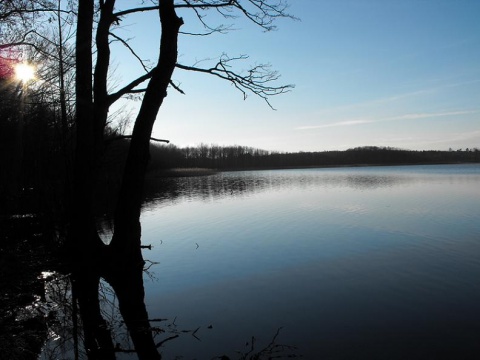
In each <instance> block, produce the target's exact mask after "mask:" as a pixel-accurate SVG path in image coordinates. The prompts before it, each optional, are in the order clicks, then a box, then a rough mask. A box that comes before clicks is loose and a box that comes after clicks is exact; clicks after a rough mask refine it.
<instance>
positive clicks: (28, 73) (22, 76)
mask: <svg viewBox="0 0 480 360" xmlns="http://www.w3.org/2000/svg"><path fill="white" fill-rule="evenodd" d="M15 77H16V78H17V79H18V80H20V81H22V82H23V83H26V82H28V81H30V80H32V79H33V78H35V68H34V67H33V66H32V65H29V64H25V63H22V64H18V65H16V66H15Z"/></svg>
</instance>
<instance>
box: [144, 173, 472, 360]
mask: <svg viewBox="0 0 480 360" xmlns="http://www.w3.org/2000/svg"><path fill="white" fill-rule="evenodd" d="M159 189H160V190H159ZM147 193H148V196H147V201H146V203H145V206H144V209H143V212H142V228H143V240H142V241H143V243H144V244H152V245H153V248H152V250H150V251H149V250H146V251H145V253H144V257H145V258H146V259H148V260H151V261H153V262H158V264H155V265H153V266H152V267H151V268H150V270H149V271H150V275H149V276H146V277H145V288H146V304H147V308H148V311H149V313H150V317H151V318H165V317H167V318H170V319H174V318H175V317H176V319H175V323H176V325H177V326H178V327H179V328H184V329H196V328H198V327H200V329H199V330H198V331H197V332H196V336H197V337H198V338H199V339H200V341H199V340H197V339H195V338H194V337H193V336H190V335H188V334H187V335H185V336H183V337H181V338H180V339H176V340H173V341H171V342H169V343H168V344H166V345H165V349H164V354H165V355H166V358H167V359H172V358H174V356H179V355H181V356H184V358H185V359H194V358H195V359H211V358H213V357H214V356H219V355H223V354H227V355H229V356H230V355H232V354H234V352H235V350H241V351H244V350H248V348H249V346H250V344H251V342H250V339H251V337H252V336H255V338H256V348H257V349H258V350H260V349H261V348H262V347H264V346H266V345H267V344H268V343H269V342H270V340H271V339H272V337H273V336H274V335H275V333H276V331H277V330H278V329H279V328H280V327H282V329H281V332H280V335H279V336H278V338H277V342H279V343H282V344H287V345H295V346H297V347H298V350H296V351H295V352H294V353H296V354H302V355H303V356H304V358H306V359H439V358H447V359H450V358H451V359H470V358H472V359H473V358H476V359H478V358H480V284H479V280H480V166H479V165H429V166H398V167H358V168H328V169H305V170H298V169H295V170H273V171H244V172H223V173H219V174H216V175H213V176H206V177H191V178H166V179H159V180H156V181H155V182H150V183H149V184H148V186H147ZM209 327H211V328H209ZM247 342H248V343H249V344H248V346H247V347H246V346H245V345H246V343H247Z"/></svg>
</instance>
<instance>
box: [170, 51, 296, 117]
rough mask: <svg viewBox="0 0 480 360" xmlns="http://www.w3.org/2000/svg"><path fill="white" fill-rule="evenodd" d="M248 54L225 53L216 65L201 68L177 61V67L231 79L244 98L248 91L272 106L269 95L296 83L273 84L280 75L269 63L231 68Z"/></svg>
mask: <svg viewBox="0 0 480 360" xmlns="http://www.w3.org/2000/svg"><path fill="white" fill-rule="evenodd" d="M246 59H248V57H247V56H245V55H241V56H238V57H228V56H227V55H225V54H223V55H222V56H221V57H220V59H219V60H218V62H217V63H216V64H215V66H213V67H210V68H201V67H197V66H185V65H182V64H178V63H177V68H179V69H182V70H188V71H196V72H201V73H205V74H209V75H213V76H216V77H218V78H220V79H223V80H227V81H229V82H230V83H231V84H232V85H233V86H235V88H236V89H237V90H239V91H240V92H241V93H242V94H243V98H244V100H245V99H246V98H247V95H248V93H253V94H254V95H256V96H258V97H260V98H262V99H263V100H265V102H266V103H267V104H268V106H270V108H272V109H273V110H275V109H274V108H273V106H272V105H271V104H270V102H269V97H270V96H274V95H279V94H283V93H286V92H289V91H291V89H292V88H293V87H294V85H291V84H289V85H280V86H272V85H270V83H272V82H274V81H276V80H278V79H279V78H280V75H279V74H278V72H276V71H272V70H271V69H270V65H268V64H260V65H254V66H252V67H251V68H250V69H249V70H246V71H243V72H242V73H237V72H235V71H234V70H232V69H231V63H232V62H234V61H239V60H246Z"/></svg>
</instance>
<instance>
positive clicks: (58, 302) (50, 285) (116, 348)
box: [36, 270, 297, 360]
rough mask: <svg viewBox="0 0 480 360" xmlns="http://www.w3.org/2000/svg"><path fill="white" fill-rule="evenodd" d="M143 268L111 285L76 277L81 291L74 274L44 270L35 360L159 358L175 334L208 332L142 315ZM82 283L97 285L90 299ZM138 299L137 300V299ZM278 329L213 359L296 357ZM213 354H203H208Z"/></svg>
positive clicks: (198, 335)
mask: <svg viewBox="0 0 480 360" xmlns="http://www.w3.org/2000/svg"><path fill="white" fill-rule="evenodd" d="M143 272H144V270H141V271H140V272H139V273H137V274H131V275H132V276H131V277H130V279H127V281H125V279H117V280H118V282H115V281H113V283H114V285H113V286H110V285H109V284H108V283H106V282H105V281H100V283H99V284H97V280H96V279H97V278H96V277H90V279H89V280H91V281H92V282H91V283H90V284H88V283H87V282H85V279H81V280H80V281H81V282H82V284H81V286H82V287H83V289H80V288H78V282H79V279H78V278H75V276H68V275H59V274H57V273H45V275H46V281H45V296H44V299H43V301H42V302H39V303H38V304H37V306H36V309H37V311H38V312H39V313H41V314H43V316H45V318H46V319H47V326H48V339H47V341H46V343H45V346H44V349H43V351H42V354H41V355H40V358H39V359H40V360H53V359H72V360H77V359H88V360H97V359H98V360H104V359H106V360H108V359H112V360H113V359H117V358H118V357H120V358H124V357H128V358H138V359H161V358H162V357H161V350H162V348H163V347H165V346H168V343H169V342H170V341H173V340H175V339H177V338H178V337H180V336H188V337H191V339H192V341H198V340H201V332H202V331H214V330H212V328H213V327H212V326H209V327H208V328H206V329H200V328H196V329H180V328H179V327H178V326H177V324H176V323H175V320H176V319H163V318H160V319H151V318H148V314H147V312H146V307H145V303H144V302H143V291H144V290H143V279H142V275H143ZM135 275H140V276H135ZM110 281H112V279H110ZM87 286H90V287H91V288H92V289H93V288H95V289H98V293H97V294H96V295H97V296H96V297H90V298H87V299H86V298H85V296H84V294H80V293H79V290H84V289H85V288H86V287H87ZM140 298H142V301H138V300H139V299H140ZM119 300H120V301H119ZM86 302H90V303H86ZM122 304H123V305H122ZM82 307H83V310H82ZM85 308H87V309H88V312H87V311H85ZM279 332H280V330H278V331H277V333H276V334H275V335H274V336H273V337H272V340H271V341H270V342H269V343H268V344H266V345H264V344H257V343H256V339H255V338H254V337H252V338H251V340H250V341H247V342H246V344H245V350H244V351H237V352H236V353H237V355H236V356H235V357H228V356H226V355H222V356H219V357H217V358H218V359H224V360H227V359H245V360H247V359H251V360H253V359H270V358H272V356H275V358H292V357H297V356H296V355H295V354H294V351H295V350H296V349H295V347H293V346H288V345H282V344H279V343H278V341H277V339H278V336H279ZM200 355H205V354H200ZM213 355H214V354H213ZM213 355H211V354H209V358H211V356H213ZM132 356H133V357H132Z"/></svg>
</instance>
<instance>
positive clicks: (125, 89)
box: [108, 68, 155, 104]
mask: <svg viewBox="0 0 480 360" xmlns="http://www.w3.org/2000/svg"><path fill="white" fill-rule="evenodd" d="M154 71H155V68H154V69H152V70H150V71H149V72H148V73H146V74H145V75H142V76H140V77H139V78H137V79H135V80H133V81H132V82H131V83H130V84H128V85H127V86H125V87H123V88H122V89H120V90H118V91H117V92H115V93H113V94H110V95H109V96H108V102H109V104H113V103H114V102H115V101H117V100H118V99H120V98H121V97H122V96H123V95H126V94H128V93H131V92H134V90H133V89H134V88H135V87H136V86H138V85H140V84H141V83H143V82H144V81H147V80H148V79H150V78H151V77H152V75H153V72H154ZM142 91H143V90H142Z"/></svg>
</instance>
